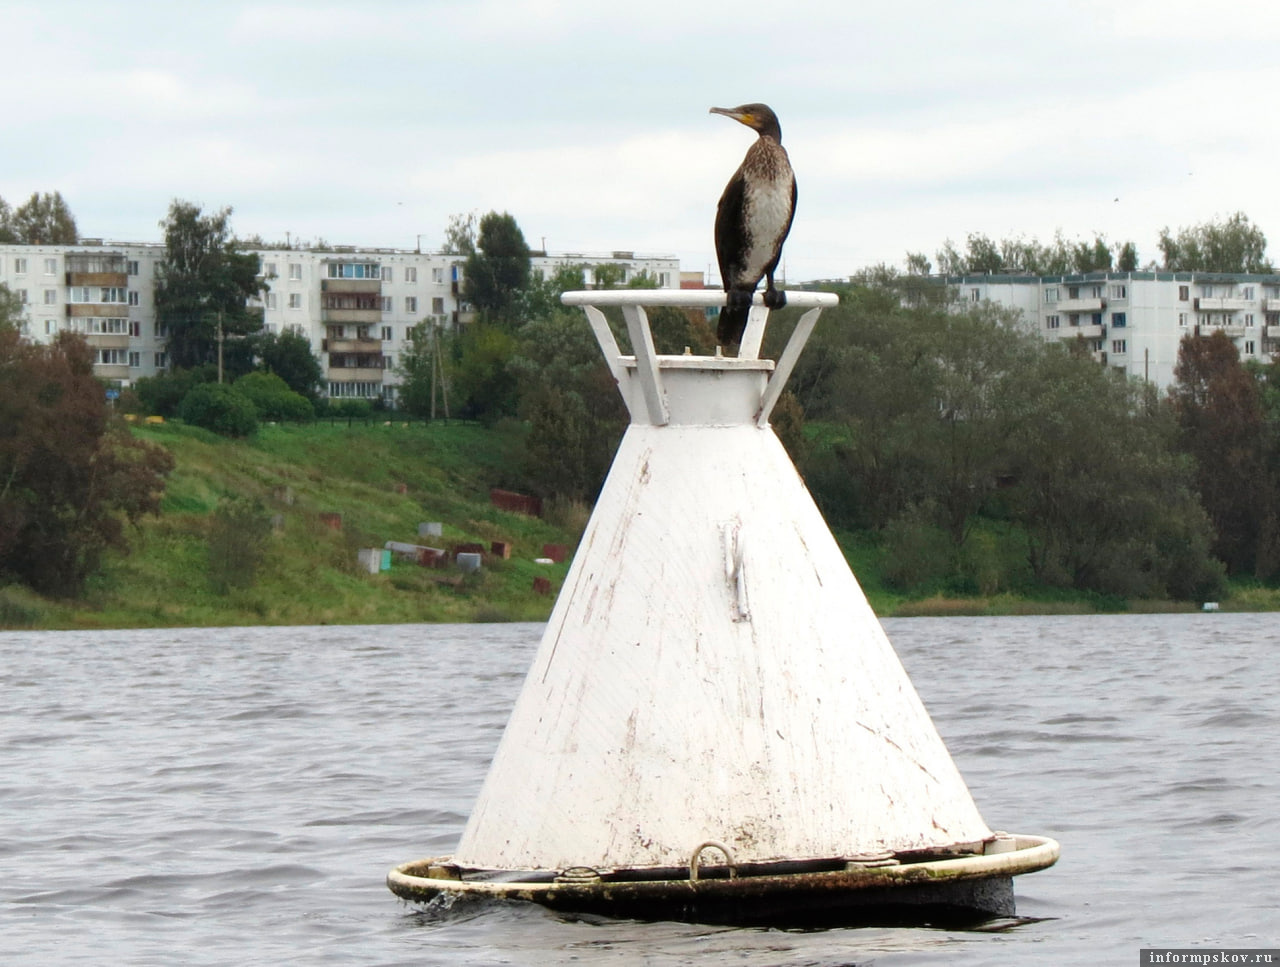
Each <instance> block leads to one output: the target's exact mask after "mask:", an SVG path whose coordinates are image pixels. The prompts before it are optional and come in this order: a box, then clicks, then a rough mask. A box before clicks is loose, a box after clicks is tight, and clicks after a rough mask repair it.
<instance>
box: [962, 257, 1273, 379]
mask: <svg viewBox="0 0 1280 967" xmlns="http://www.w3.org/2000/svg"><path fill="white" fill-rule="evenodd" d="M946 282H947V284H948V285H950V286H952V287H954V288H956V289H957V290H958V291H959V294H960V298H961V299H962V300H963V301H964V302H966V303H980V302H984V301H989V302H992V303H995V304H997V305H1001V306H1006V307H1009V308H1012V309H1016V310H1017V311H1018V312H1019V313H1020V314H1021V316H1022V320H1023V322H1024V323H1025V324H1026V325H1027V326H1028V327H1029V328H1032V329H1034V330H1035V331H1036V332H1038V333H1040V334H1041V336H1043V338H1044V339H1046V340H1064V339H1082V340H1084V342H1085V345H1086V348H1088V350H1089V351H1090V352H1092V353H1093V356H1094V358H1095V359H1097V360H1098V361H1099V362H1100V363H1103V364H1105V365H1107V366H1112V367H1115V368H1116V369H1119V370H1122V371H1123V372H1125V373H1127V374H1129V375H1131V376H1140V377H1142V378H1143V379H1146V380H1149V381H1150V382H1152V383H1155V384H1156V385H1157V386H1159V387H1160V388H1161V389H1165V388H1168V387H1169V386H1172V385H1173V381H1174V377H1173V370H1174V367H1175V366H1176V365H1177V362H1178V346H1179V344H1180V343H1181V342H1182V339H1183V337H1184V336H1186V335H1187V334H1188V333H1200V334H1204V335H1207V334H1209V333H1211V332H1214V331H1220V332H1223V333H1225V334H1226V335H1227V336H1229V337H1230V338H1231V339H1232V341H1233V342H1234V343H1235V344H1236V348H1237V349H1238V350H1239V351H1240V357H1241V359H1243V360H1248V359H1258V360H1263V361H1266V360H1268V359H1269V358H1270V357H1271V355H1272V353H1275V352H1278V351H1280V275H1243V274H1242V275H1233V274H1221V273H1213V272H1090V273H1088V274H1085V275H1065V276H1012V275H981V276H953V277H950V278H948V279H947V280H946Z"/></svg>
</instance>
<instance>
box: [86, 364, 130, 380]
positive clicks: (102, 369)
mask: <svg viewBox="0 0 1280 967" xmlns="http://www.w3.org/2000/svg"><path fill="white" fill-rule="evenodd" d="M93 375H94V376H96V377H98V379H128V378H129V367H128V366H126V365H125V364H124V363H94V364H93Z"/></svg>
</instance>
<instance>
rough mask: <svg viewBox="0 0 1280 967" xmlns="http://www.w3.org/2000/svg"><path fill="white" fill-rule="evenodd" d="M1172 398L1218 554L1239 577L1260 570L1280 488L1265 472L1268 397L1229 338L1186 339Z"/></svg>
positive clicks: (1272, 536)
mask: <svg viewBox="0 0 1280 967" xmlns="http://www.w3.org/2000/svg"><path fill="white" fill-rule="evenodd" d="M1174 378H1175V383H1174V386H1173V388H1172V389H1171V390H1170V398H1171V400H1172V402H1173V409H1174V412H1175V414H1176V416H1177V421H1178V427H1179V430H1180V435H1179V439H1180V442H1181V446H1182V449H1183V451H1184V452H1185V453H1187V454H1188V455H1189V456H1190V457H1191V459H1192V460H1193V461H1194V464H1195V468H1196V486H1197V488H1198V490H1199V491H1200V500H1201V502H1202V503H1203V505H1204V509H1205V511H1206V512H1207V513H1208V515H1209V519H1210V520H1211V521H1212V522H1213V526H1214V529H1215V530H1216V532H1217V537H1216V539H1215V541H1214V545H1213V549H1214V553H1215V554H1216V555H1217V557H1218V558H1219V559H1220V560H1222V561H1223V562H1224V563H1225V564H1226V566H1227V570H1228V572H1230V573H1232V574H1253V573H1256V572H1257V570H1258V558H1259V549H1260V546H1261V543H1262V542H1274V541H1275V540H1276V535H1275V534H1274V533H1272V532H1273V531H1274V523H1271V524H1268V523H1267V516H1266V515H1267V511H1268V510H1269V509H1270V507H1271V505H1272V499H1273V497H1274V492H1275V487H1274V486H1273V484H1272V481H1271V479H1270V475H1269V474H1268V472H1267V467H1266V455H1265V432H1266V431H1265V427H1264V422H1263V411H1262V395H1261V392H1260V390H1259V387H1258V384H1257V382H1256V381H1255V380H1254V379H1253V377H1251V376H1250V375H1249V373H1248V372H1247V371H1246V370H1245V368H1244V367H1243V366H1242V365H1241V364H1240V354H1239V353H1238V352H1237V351H1236V347H1235V344H1234V343H1233V342H1232V341H1231V339H1230V338H1228V337H1227V336H1226V335H1225V334H1224V333H1222V332H1220V331H1219V332H1215V333H1213V335H1211V336H1187V337H1186V338H1184V339H1183V340H1182V344H1181V345H1180V346H1179V347H1178V363H1177V365H1176V366H1175V367H1174Z"/></svg>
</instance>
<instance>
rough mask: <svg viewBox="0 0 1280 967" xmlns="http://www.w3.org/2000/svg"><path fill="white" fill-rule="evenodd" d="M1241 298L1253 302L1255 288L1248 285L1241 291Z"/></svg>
mask: <svg viewBox="0 0 1280 967" xmlns="http://www.w3.org/2000/svg"><path fill="white" fill-rule="evenodd" d="M1240 297H1241V298H1242V299H1249V300H1251V301H1252V299H1253V286H1251V285H1246V286H1245V287H1244V289H1243V290H1242V291H1241V293H1240Z"/></svg>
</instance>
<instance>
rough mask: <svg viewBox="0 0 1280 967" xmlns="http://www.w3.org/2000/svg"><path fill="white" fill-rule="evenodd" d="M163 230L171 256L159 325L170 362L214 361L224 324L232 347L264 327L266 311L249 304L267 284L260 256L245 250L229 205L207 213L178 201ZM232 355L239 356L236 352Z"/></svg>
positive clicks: (161, 283) (160, 274) (159, 277)
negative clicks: (166, 339)
mask: <svg viewBox="0 0 1280 967" xmlns="http://www.w3.org/2000/svg"><path fill="white" fill-rule="evenodd" d="M160 226H161V227H162V228H163V229H164V234H165V256H164V260H163V261H161V262H160V264H159V265H158V266H157V267H156V283H155V312H156V321H157V322H158V323H160V324H161V325H162V326H165V327H167V328H168V332H169V342H168V353H169V360H170V363H171V364H172V365H173V366H176V367H191V366H199V365H201V364H204V363H212V362H214V361H215V360H216V359H217V343H218V332H219V326H221V330H222V333H223V336H224V337H225V339H226V342H227V343H228V344H230V343H234V342H236V341H238V340H242V339H243V337H244V336H247V335H250V334H252V333H255V332H257V331H258V330H259V329H261V328H262V312H261V310H260V309H258V310H250V309H249V308H248V306H247V304H246V300H248V299H250V298H252V297H253V296H256V295H257V294H258V293H259V292H261V291H263V289H264V287H265V286H266V282H265V281H264V280H261V279H259V278H258V258H257V256H255V255H253V254H252V253H247V252H241V251H239V243H238V242H237V240H236V239H235V238H234V236H233V235H232V234H231V209H230V208H229V207H227V208H221V209H219V210H218V211H216V212H213V213H211V214H207V215H206V214H202V212H201V209H200V206H199V205H196V204H193V203H191V202H185V201H179V200H176V199H175V200H174V202H173V203H172V204H171V205H170V206H169V213H168V215H167V216H166V217H165V218H164V220H163V221H161V222H160ZM226 350H227V347H226V346H224V354H225V351H226ZM246 351H248V352H249V353H250V358H251V348H250V349H245V350H241V351H240V355H241V356H243V354H244V352H246ZM230 352H231V353H232V355H233V357H235V356H236V350H235V349H234V348H232V349H231V350H230ZM237 368H238V369H241V371H245V370H247V368H252V367H251V366H249V367H237ZM235 371H236V370H235V369H233V370H232V372H233V373H234V372H235Z"/></svg>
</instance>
